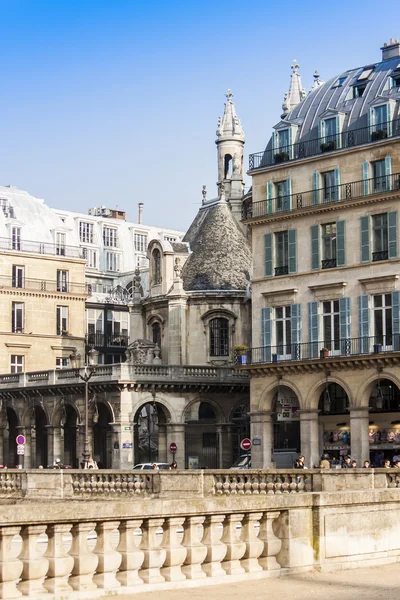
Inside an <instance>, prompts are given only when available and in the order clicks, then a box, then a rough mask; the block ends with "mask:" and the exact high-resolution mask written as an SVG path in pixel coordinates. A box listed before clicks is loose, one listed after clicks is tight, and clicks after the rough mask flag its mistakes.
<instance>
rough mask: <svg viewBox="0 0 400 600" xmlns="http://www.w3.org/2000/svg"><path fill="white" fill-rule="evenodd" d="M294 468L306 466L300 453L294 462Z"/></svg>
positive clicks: (304, 467)
mask: <svg viewBox="0 0 400 600" xmlns="http://www.w3.org/2000/svg"><path fill="white" fill-rule="evenodd" d="M294 468H295V469H306V468H307V467H306V466H305V464H304V456H303V455H302V454H301V455H300V456H299V458H298V459H297V460H296V461H295V462H294Z"/></svg>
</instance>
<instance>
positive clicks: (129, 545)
mask: <svg viewBox="0 0 400 600" xmlns="http://www.w3.org/2000/svg"><path fill="white" fill-rule="evenodd" d="M142 522H143V521H142V520H141V519H131V520H129V521H122V522H121V524H120V526H119V534H120V537H119V545H118V548H117V550H118V552H120V553H121V556H122V561H121V566H120V568H119V571H118V573H117V579H118V581H119V582H120V583H121V585H125V586H131V585H141V584H143V579H140V577H139V569H140V567H141V566H142V563H143V558H144V552H143V550H141V549H140V548H139V547H138V545H137V544H136V543H135V531H136V530H137V529H139V528H140V526H141V524H142Z"/></svg>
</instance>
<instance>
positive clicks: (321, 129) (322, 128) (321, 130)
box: [318, 119, 325, 144]
mask: <svg viewBox="0 0 400 600" xmlns="http://www.w3.org/2000/svg"><path fill="white" fill-rule="evenodd" d="M324 137H325V121H324V120H323V119H320V120H319V121H318V138H319V143H320V144H322V142H323V141H324V140H323V139H322V138H324Z"/></svg>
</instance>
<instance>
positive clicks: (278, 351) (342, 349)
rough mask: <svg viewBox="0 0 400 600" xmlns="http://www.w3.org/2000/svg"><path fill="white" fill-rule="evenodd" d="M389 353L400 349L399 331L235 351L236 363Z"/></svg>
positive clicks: (253, 363)
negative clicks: (237, 352) (242, 351)
mask: <svg viewBox="0 0 400 600" xmlns="http://www.w3.org/2000/svg"><path fill="white" fill-rule="evenodd" d="M388 352H400V334H398V333H396V334H393V335H390V336H389V335H388V336H386V335H383V336H372V337H369V336H366V337H358V338H346V339H342V340H336V341H326V340H322V341H320V342H306V343H304V344H292V343H288V344H279V345H277V346H263V347H260V348H249V349H248V350H247V352H246V353H245V354H240V355H239V354H237V355H236V357H235V362H236V364H237V365H258V364H265V363H277V362H293V361H304V360H315V359H325V358H343V357H348V356H359V355H360V356H361V355H362V356H365V355H372V354H380V353H388Z"/></svg>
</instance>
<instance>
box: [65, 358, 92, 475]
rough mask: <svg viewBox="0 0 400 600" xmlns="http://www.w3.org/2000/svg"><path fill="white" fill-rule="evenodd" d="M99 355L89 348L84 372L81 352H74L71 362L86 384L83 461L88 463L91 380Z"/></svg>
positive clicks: (77, 374)
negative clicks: (81, 369) (81, 366)
mask: <svg viewBox="0 0 400 600" xmlns="http://www.w3.org/2000/svg"><path fill="white" fill-rule="evenodd" d="M98 356H99V353H98V352H97V350H94V349H92V350H89V352H88V353H87V354H86V361H85V367H84V369H83V373H81V371H80V360H81V356H80V354H77V353H76V352H74V353H73V354H71V356H70V359H71V364H72V368H73V369H75V373H76V376H77V377H79V379H81V381H83V382H84V384H85V441H84V445H83V462H84V464H85V465H87V463H88V460H89V457H90V452H89V381H90V379H91V377H92V375H93V373H94V372H95V369H96V364H97V360H96V359H98Z"/></svg>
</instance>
